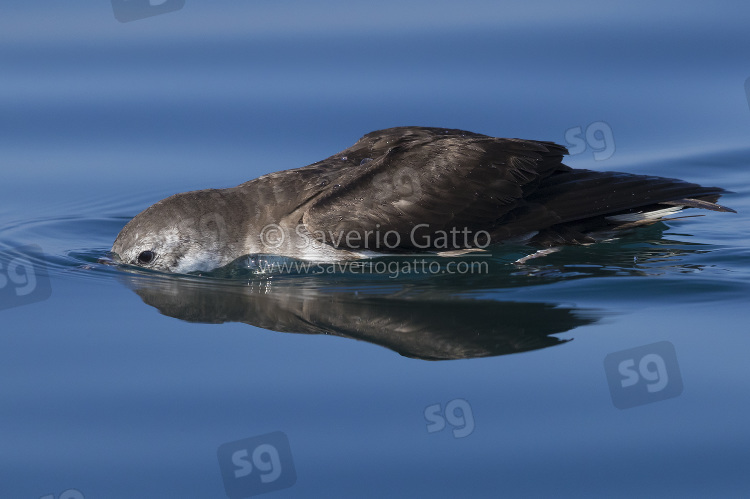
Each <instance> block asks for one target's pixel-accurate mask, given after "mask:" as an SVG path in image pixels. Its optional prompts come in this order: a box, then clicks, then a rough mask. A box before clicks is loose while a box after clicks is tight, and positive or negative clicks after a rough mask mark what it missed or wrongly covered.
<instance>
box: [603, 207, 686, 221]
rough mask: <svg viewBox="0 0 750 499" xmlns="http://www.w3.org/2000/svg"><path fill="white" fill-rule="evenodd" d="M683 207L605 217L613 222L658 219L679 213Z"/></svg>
mask: <svg viewBox="0 0 750 499" xmlns="http://www.w3.org/2000/svg"><path fill="white" fill-rule="evenodd" d="M682 208H683V207H682V206H670V207H669V208H663V209H661V210H654V211H647V212H645V213H644V212H639V213H625V214H623V215H612V216H611V217H604V218H606V219H607V220H609V221H611V222H640V221H641V220H657V219H659V218H662V217H665V216H667V215H671V214H672V213H677V212H678V211H680V210H681V209H682Z"/></svg>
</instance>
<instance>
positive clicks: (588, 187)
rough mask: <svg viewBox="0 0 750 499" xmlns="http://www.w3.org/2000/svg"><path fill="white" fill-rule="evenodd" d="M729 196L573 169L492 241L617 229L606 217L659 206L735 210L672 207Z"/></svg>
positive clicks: (547, 183)
mask: <svg viewBox="0 0 750 499" xmlns="http://www.w3.org/2000/svg"><path fill="white" fill-rule="evenodd" d="M725 192H726V191H725V190H724V189H722V188H720V187H703V186H701V185H698V184H693V183H690V182H685V181H682V180H678V179H673V178H664V177H654V176H648V175H634V174H630V173H620V172H595V171H591V170H583V169H581V170H578V169H572V170H570V171H567V172H560V173H556V174H554V175H551V176H549V177H547V178H546V179H544V181H543V182H542V183H541V184H540V185H539V188H538V189H537V190H536V191H535V192H533V193H532V194H531V195H530V196H529V197H528V198H527V200H526V201H527V202H526V204H525V205H524V206H522V207H519V208H518V209H516V210H514V211H513V212H511V213H509V214H508V215H507V216H506V217H505V218H504V219H503V221H502V225H501V226H498V228H497V229H495V231H494V232H493V236H494V237H495V239H496V240H503V239H508V238H512V237H517V236H520V235H523V234H525V233H528V232H530V231H532V230H537V231H538V230H544V229H547V228H550V227H554V226H557V228H559V229H560V230H561V231H564V229H570V228H571V227H574V228H575V229H576V231H574V232H572V234H574V235H575V234H577V235H580V234H581V233H587V232H590V231H593V230H599V229H601V228H602V227H604V226H605V225H609V226H612V225H615V224H614V223H608V222H607V220H606V219H605V218H604V217H605V216H612V215H616V214H622V213H628V212H634V211H643V210H646V211H648V210H651V209H659V206H658V205H659V204H679V205H683V206H692V207H703V208H706V207H708V206H709V205H710V206H711V209H714V210H718V211H734V210H731V209H729V208H725V207H723V206H720V205H716V204H713V203H712V202H705V201H696V200H695V199H691V200H690V201H686V202H683V203H673V201H678V200H683V201H685V200H686V198H702V199H706V200H707V201H715V200H716V199H717V198H718V197H719V196H720V195H721V194H723V193H725ZM661 208H664V206H662V207H661ZM566 224H567V225H566ZM561 233H562V232H561ZM572 237H573V236H572ZM574 238H575V237H574ZM564 239H565V238H564ZM565 242H580V241H573V240H571V241H565ZM588 242H590V241H588Z"/></svg>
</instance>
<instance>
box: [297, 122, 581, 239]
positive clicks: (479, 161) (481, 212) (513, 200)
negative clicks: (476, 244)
mask: <svg viewBox="0 0 750 499" xmlns="http://www.w3.org/2000/svg"><path fill="white" fill-rule="evenodd" d="M566 153H567V151H566V150H565V148H564V147H561V146H558V145H556V144H553V143H551V142H536V141H527V140H519V139H498V138H493V137H487V136H484V135H479V134H474V133H470V132H464V131H461V130H444V129H430V128H417V127H407V128H398V129H389V130H383V131H379V132H373V133H371V134H368V135H365V136H364V137H363V138H362V139H360V141H358V142H357V144H355V145H354V146H352V147H350V148H349V149H346V150H345V151H342V152H341V153H339V154H337V155H335V156H332V157H331V158H328V159H327V160H324V161H322V162H320V163H316V164H315V165H311V167H318V168H321V167H322V168H323V169H325V170H328V171H329V172H331V175H332V176H331V183H332V185H330V186H327V188H326V189H325V190H324V191H323V192H321V194H320V195H319V196H318V197H317V198H316V199H315V200H314V201H313V202H312V204H311V205H310V206H309V207H308V209H307V210H306V212H305V213H304V215H303V217H302V221H303V223H304V224H305V225H306V227H307V229H308V230H309V231H310V232H311V233H312V234H315V233H320V232H323V233H329V232H330V233H333V234H338V235H340V234H349V233H358V234H359V235H360V236H362V238H363V239H362V240H361V241H365V238H366V239H367V241H365V242H366V246H365V244H364V243H362V242H359V241H360V240H358V242H357V246H356V247H352V245H351V244H350V245H346V244H345V242H344V241H343V240H341V241H340V243H339V246H340V247H346V248H349V249H362V248H363V247H367V248H369V249H381V250H384V249H386V248H383V247H380V248H377V247H375V245H376V244H378V242H379V240H378V238H379V237H380V236H378V235H377V231H379V230H380V231H395V232H396V233H398V234H399V239H398V240H399V241H400V245H399V248H402V249H411V248H414V247H415V246H414V245H413V244H412V243H413V242H414V241H413V240H412V237H411V233H412V230H413V229H414V227H415V226H416V225H417V224H426V227H422V228H420V231H419V233H418V234H419V235H420V238H419V239H418V241H419V242H420V243H421V242H423V241H424V240H425V239H424V238H423V236H425V235H429V234H434V233H436V232H437V231H449V230H451V229H457V230H464V229H465V230H468V231H471V232H476V231H479V230H486V229H487V228H488V227H492V226H493V225H494V224H495V223H496V222H497V221H498V220H499V219H500V218H501V217H502V216H503V215H505V214H507V213H508V212H510V211H512V210H514V209H516V208H517V207H519V206H520V205H522V204H524V201H523V198H524V197H525V196H526V195H528V193H530V192H532V191H533V190H534V189H535V188H536V187H537V185H538V184H539V183H540V182H541V181H542V180H543V179H544V178H546V177H548V176H549V175H551V174H552V173H554V172H558V171H566V170H568V169H569V168H568V167H566V166H564V165H562V164H561V159H562V156H563V154H566ZM342 158H345V159H342ZM363 160H364V162H363ZM351 161H353V162H357V161H359V162H360V163H361V165H360V166H359V167H357V168H338V167H337V166H338V164H340V163H341V162H346V163H349V162H351ZM326 166H327V168H325V167H326ZM307 168H310V167H307ZM380 240H382V239H380ZM391 241H394V239H391ZM328 242H330V240H329V241H328ZM420 249H424V248H422V247H421V246H420ZM442 249H445V248H442ZM451 249H454V248H451Z"/></svg>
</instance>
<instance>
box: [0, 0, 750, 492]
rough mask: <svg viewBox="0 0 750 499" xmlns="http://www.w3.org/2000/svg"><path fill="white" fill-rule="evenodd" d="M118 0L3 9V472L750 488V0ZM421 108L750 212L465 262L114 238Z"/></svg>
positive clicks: (241, 485) (407, 120)
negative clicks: (148, 250) (150, 255)
mask: <svg viewBox="0 0 750 499" xmlns="http://www.w3.org/2000/svg"><path fill="white" fill-rule="evenodd" d="M90 3H91V2H83V1H68V2H49V1H47V2H34V3H33V5H32V4H31V3H29V2H20V1H13V2H5V4H4V7H3V15H2V16H0V168H2V181H1V182H0V200H2V201H1V202H0V284H2V286H0V300H1V301H0V379H2V380H4V382H3V383H1V384H0V400H2V403H1V404H0V441H2V443H3V445H2V446H0V496H2V497H14V498H41V497H45V498H55V499H57V498H66V499H71V498H81V497H85V498H86V499H91V498H97V497H106V498H119V497H121V498H132V497H201V498H204V497H217V498H218V497H226V496H229V497H232V498H235V497H247V496H250V495H258V494H266V493H267V494H268V497H384V496H403V497H416V496H420V497H455V496H463V497H485V496H487V497H490V496H491V497H498V496H505V497H566V496H567V497H584V496H596V497H601V496H603V495H607V496H612V497H633V496H647V497H649V496H650V497H658V496H665V495H670V496H679V497H707V496H711V497H731V496H737V497H744V496H746V494H747V491H748V489H750V479H748V477H747V473H746V470H747V467H748V465H749V464H750V462H749V461H750V456H749V454H748V446H749V445H750V429H749V427H748V425H747V419H748V416H750V395H748V393H750V392H749V391H748V382H749V381H750V369H748V366H747V352H748V351H749V350H750V334H748V333H749V331H748V326H747V325H748V323H750V311H749V308H748V296H749V295H750V265H748V262H750V250H749V249H748V247H749V246H750V230H749V229H750V223H749V222H750V196H749V195H748V192H749V191H750V176H748V173H747V172H748V166H749V165H750V143H749V142H748V137H750V109H749V107H748V95H747V93H746V90H745V89H746V80H747V78H748V77H750V66H748V64H747V47H748V46H750V35H748V32H747V23H746V20H747V18H748V14H750V9H749V8H748V7H747V6H742V7H740V6H739V5H738V4H736V3H735V4H727V5H726V6H724V7H719V6H716V5H714V4H711V5H709V4H708V3H705V2H702V3H698V2H693V3H689V4H685V3H682V2H680V3H678V2H668V3H663V4H659V5H655V4H653V3H651V2H636V3H634V2H628V3H627V4H625V3H623V4H620V5H602V4H600V3H599V2H582V3H581V2H578V3H573V4H570V3H567V4H558V3H553V2H547V3H545V2H541V3H536V4H529V3H527V2H526V3H523V5H521V4H516V5H501V4H496V3H494V2H479V1H477V2H461V3H456V2H442V1H440V2H435V1H432V2H390V1H387V2H381V3H379V4H377V5H371V4H368V5H365V4H356V3H352V2H324V3H320V2H317V3H309V2H306V3H305V2H286V3H283V2H282V3H279V2H241V3H237V2H223V1H219V2H195V1H187V2H179V1H178V2H174V1H173V0H167V1H166V2H156V1H152V2H145V1H144V2H140V3H139V2H136V1H134V0H131V1H129V2H128V1H113V2H112V3H111V4H110V3H107V2H99V4H98V5H96V6H94V5H90ZM151 4H156V5H154V6H151ZM183 4H184V5H183ZM150 8H151V9H162V10H164V11H165V12H163V13H161V14H159V15H155V16H151V17H146V18H143V19H136V20H132V21H129V22H119V21H118V20H117V19H116V17H115V14H117V16H118V17H119V18H121V19H131V18H135V17H143V16H144V15H146V14H149V13H155V12H157V11H156V10H153V11H149V10H148V9H150ZM170 9H171V10H172V11H171V12H166V11H167V10H170ZM749 88H750V87H749ZM397 125H430V126H446V127H455V128H465V129H468V130H472V131H476V132H481V133H486V134H490V135H496V136H514V137H524V138H536V139H544V140H554V141H557V142H559V143H562V144H565V145H567V146H568V147H569V148H570V149H571V153H573V154H571V157H570V158H568V161H567V163H568V164H570V165H572V166H574V167H583V168H592V169H598V170H623V171H630V172H634V173H648V174H653V175H662V176H668V177H678V178H683V179H685V180H690V181H694V182H699V183H703V184H706V185H719V186H722V187H724V188H726V189H728V190H731V191H734V193H733V194H728V195H726V196H725V197H724V198H722V202H723V203H724V204H726V205H728V206H731V207H733V208H734V209H736V210H737V211H738V214H731V213H713V212H711V213H704V214H705V215H706V216H703V217H697V218H686V219H682V220H676V221H671V222H668V223H661V224H658V225H655V226H652V227H648V228H645V229H642V230H640V231H638V232H635V233H633V234H629V235H627V236H625V237H623V238H622V239H620V240H618V241H612V242H607V243H601V244H598V245H594V246H589V247H579V248H566V249H564V250H563V251H561V252H558V253H555V254H552V255H549V256H547V257H545V258H541V259H536V260H531V261H529V262H528V263H527V264H526V265H522V266H518V265H513V264H512V262H513V260H515V259H516V258H518V257H520V256H523V255H525V254H527V253H528V252H529V250H528V248H522V247H514V248H503V249H499V250H497V251H495V252H493V254H492V255H490V256H489V257H486V258H483V259H481V263H482V265H484V267H482V268H483V270H482V271H478V272H464V273H453V274H451V273H449V272H447V270H448V269H447V268H446V264H445V261H441V262H437V261H435V260H429V261H428V262H427V263H428V265H430V264H432V265H433V267H431V268H433V269H437V270H436V271H435V272H434V273H431V274H430V273H426V274H425V273H423V274H419V275H416V274H403V273H399V275H395V274H394V273H393V272H384V273H381V274H372V273H369V274H368V273H365V274H362V273H353V272H349V273H340V272H337V273H326V272H322V273H318V274H315V275H313V274H300V273H298V274H294V275H289V274H284V275H282V274H265V275H245V276H241V277H237V276H235V278H234V279H227V278H226V276H225V277H224V278H218V277H216V278H207V277H204V278H195V277H193V278H175V277H169V276H159V275H154V274H133V273H128V272H125V271H123V270H121V269H117V268H114V267H111V266H108V265H103V264H101V263H99V260H100V258H102V257H105V256H106V252H107V251H108V249H109V248H110V247H111V244H112V241H113V240H114V238H115V236H116V235H117V233H118V232H119V230H120V229H121V228H122V226H123V225H124V224H125V223H126V222H127V221H128V220H129V219H130V218H131V217H133V216H134V215H136V214H137V213H138V212H139V211H141V210H142V209H144V208H145V207H147V206H149V205H150V204H152V203H154V202H156V201H158V200H159V199H161V198H163V197H166V196H168V195H170V194H173V193H176V192H181V191H185V190H190V189H200V188H207V187H227V186H232V185H236V184H239V183H241V182H244V181H246V180H249V179H251V178H255V177H257V176H259V175H262V174H264V173H268V172H271V171H277V170H282V169H287V168H293V167H298V166H303V165H305V164H309V163H311V162H314V161H317V160H319V159H321V158H324V157H326V156H328V155H330V154H332V153H334V152H336V151H338V150H341V149H343V148H344V147H346V146H348V145H350V144H351V143H353V142H354V141H355V140H356V139H357V138H359V137H360V136H361V135H363V134H364V133H366V132H368V131H371V130H375V129H378V128H385V127H389V126H397ZM694 214H697V213H694ZM478 260H480V258H479V257H472V258H468V257H465V258H464V259H463V260H460V261H461V262H464V263H466V262H470V261H478ZM458 261H459V260H457V262H458ZM382 262H383V265H386V264H390V265H395V266H392V267H390V269H395V268H398V267H397V265H398V263H399V262H397V261H394V260H382ZM381 268H383V267H381ZM464 268H468V267H464Z"/></svg>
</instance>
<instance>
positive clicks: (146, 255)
mask: <svg viewBox="0 0 750 499" xmlns="http://www.w3.org/2000/svg"><path fill="white" fill-rule="evenodd" d="M154 258H156V253H154V252H153V251H141V252H140V253H139V254H138V263H142V264H144V265H145V264H147V263H151V262H153V261H154Z"/></svg>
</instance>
